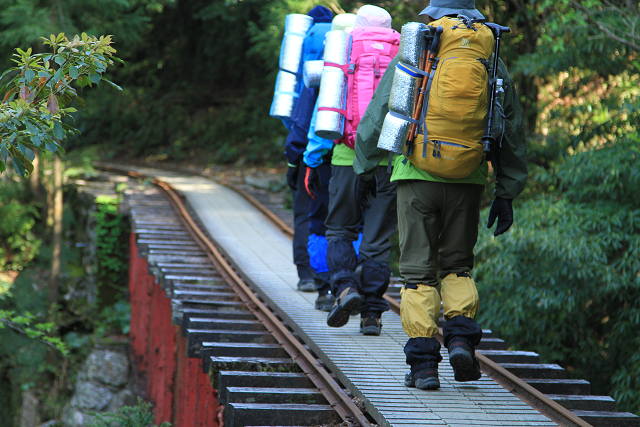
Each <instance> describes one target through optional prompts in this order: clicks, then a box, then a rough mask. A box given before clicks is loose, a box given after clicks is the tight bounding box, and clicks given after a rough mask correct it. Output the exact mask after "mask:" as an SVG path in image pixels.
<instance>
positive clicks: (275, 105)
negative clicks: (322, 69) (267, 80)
mask: <svg viewBox="0 0 640 427" xmlns="http://www.w3.org/2000/svg"><path fill="white" fill-rule="evenodd" d="M297 85H298V77H297V76H296V75H295V74H291V73H288V72H286V71H279V72H278V77H277V79H276V90H275V92H274V94H273V102H272V103H271V110H269V115H270V116H271V117H275V118H278V119H287V118H289V117H291V115H292V114H293V109H294V107H295V106H296V102H297V100H298V94H297V93H296V86H297Z"/></svg>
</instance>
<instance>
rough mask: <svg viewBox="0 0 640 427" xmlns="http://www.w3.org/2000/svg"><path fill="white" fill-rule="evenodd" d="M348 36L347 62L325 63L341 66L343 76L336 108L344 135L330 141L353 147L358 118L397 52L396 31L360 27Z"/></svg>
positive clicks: (397, 34)
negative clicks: (343, 95)
mask: <svg viewBox="0 0 640 427" xmlns="http://www.w3.org/2000/svg"><path fill="white" fill-rule="evenodd" d="M351 36H352V42H351V56H350V61H349V63H348V64H346V65H343V66H340V65H337V64H329V63H325V65H332V66H337V67H339V68H342V71H344V73H345V75H346V76H347V103H346V108H345V110H344V111H340V113H341V114H342V115H344V116H345V117H346V120H345V125H344V136H343V137H342V138H340V139H336V140H334V142H335V143H336V144H340V143H343V144H345V145H346V146H347V147H349V148H354V146H355V143H356V131H357V130H358V124H359V123H360V119H362V116H363V115H364V112H365V111H366V110H367V106H368V105H369V102H371V98H372V97H373V93H374V92H375V91H376V88H377V87H378V84H379V83H380V78H381V77H382V75H383V74H384V72H385V70H386V69H387V66H388V65H389V63H390V62H391V60H393V58H394V57H395V56H396V55H397V54H398V45H399V44H400V33H398V32H397V31H395V30H392V29H390V28H382V27H360V28H356V29H355V30H353V31H352V32H351Z"/></svg>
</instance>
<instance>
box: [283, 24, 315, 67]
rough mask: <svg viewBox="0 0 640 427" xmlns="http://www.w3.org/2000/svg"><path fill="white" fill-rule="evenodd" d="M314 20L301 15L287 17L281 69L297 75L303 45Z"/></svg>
mask: <svg viewBox="0 0 640 427" xmlns="http://www.w3.org/2000/svg"><path fill="white" fill-rule="evenodd" d="M313 22H314V21H313V18H312V17H310V16H307V15H302V14H299V13H292V14H290V15H287V16H286V18H285V20H284V37H283V39H282V45H281V46H280V63H279V64H280V69H281V70H285V71H289V72H290V73H295V74H297V73H298V72H299V70H300V61H302V45H303V42H304V38H305V36H306V35H307V31H308V30H309V28H311V26H312V25H313Z"/></svg>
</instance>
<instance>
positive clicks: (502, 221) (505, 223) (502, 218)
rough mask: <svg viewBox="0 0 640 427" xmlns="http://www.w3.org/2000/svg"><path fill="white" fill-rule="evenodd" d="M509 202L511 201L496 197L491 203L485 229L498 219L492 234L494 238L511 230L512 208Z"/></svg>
mask: <svg viewBox="0 0 640 427" xmlns="http://www.w3.org/2000/svg"><path fill="white" fill-rule="evenodd" d="M511 202H512V200H509V199H501V198H500V197H496V198H495V199H494V200H493V202H492V203H491V208H490V209H489V223H488V224H487V228H491V227H492V226H493V223H494V222H495V221H496V218H498V225H497V226H496V231H495V232H494V233H493V235H494V236H499V235H501V234H502V233H504V232H506V231H507V230H508V229H509V228H511V225H512V224H513V206H512V205H511Z"/></svg>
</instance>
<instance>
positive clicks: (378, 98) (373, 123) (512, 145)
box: [353, 56, 527, 199]
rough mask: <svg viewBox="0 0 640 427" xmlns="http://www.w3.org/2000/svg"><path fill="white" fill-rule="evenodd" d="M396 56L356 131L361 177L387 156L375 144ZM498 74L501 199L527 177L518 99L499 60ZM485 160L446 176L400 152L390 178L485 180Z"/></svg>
mask: <svg viewBox="0 0 640 427" xmlns="http://www.w3.org/2000/svg"><path fill="white" fill-rule="evenodd" d="M397 63H398V57H397V56H396V58H394V60H393V61H391V63H390V64H389V66H388V67H387V71H386V72H385V73H384V75H383V76H382V79H381V80H380V84H379V86H378V88H377V89H376V91H375V93H374V94H373V98H372V99H371V102H370V103H369V106H368V107H367V111H366V112H365V113H364V116H363V117H362V120H361V121H360V124H359V125H358V133H357V134H356V147H355V159H354V161H353V169H354V171H355V172H356V174H358V175H359V176H361V177H363V178H364V179H372V177H373V175H374V174H375V173H376V172H377V170H378V165H379V164H380V161H381V160H382V159H383V158H384V157H387V156H388V154H387V153H388V152H387V151H386V150H381V149H379V148H378V147H377V145H378V138H379V137H380V131H381V130H382V124H383V123H384V118H385V116H386V115H387V113H388V112H389V94H390V93H391V84H392V83H393V76H394V73H395V68H396V64H397ZM498 74H499V77H501V78H503V81H504V83H503V87H504V89H505V101H504V109H505V116H506V117H505V133H504V138H503V139H502V148H501V149H500V152H499V153H498V165H497V168H496V169H497V172H498V173H497V179H496V189H495V192H494V195H495V196H496V197H501V198H503V199H515V198H516V196H517V195H518V194H520V193H521V192H522V190H523V189H524V186H525V184H526V181H527V151H526V142H525V137H524V129H523V127H522V112H521V110H520V102H519V101H518V96H517V93H516V91H515V90H514V86H513V80H512V79H511V76H510V75H509V72H508V71H507V69H506V67H505V66H504V64H503V63H502V61H500V67H499V70H498ZM487 171H488V167H487V162H482V163H481V164H480V166H478V168H477V169H476V170H475V171H474V172H472V173H471V175H469V176H467V177H466V178H462V179H446V178H441V177H438V176H434V175H431V174H429V173H427V172H425V171H423V170H422V169H419V168H417V167H416V166H414V165H413V164H411V162H409V161H408V160H406V162H405V157H404V156H398V158H397V159H396V161H395V162H394V171H393V175H392V177H391V180H392V181H399V180H405V179H421V180H425V181H436V182H451V183H472V184H482V185H484V184H486V183H487V177H488V172H487Z"/></svg>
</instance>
